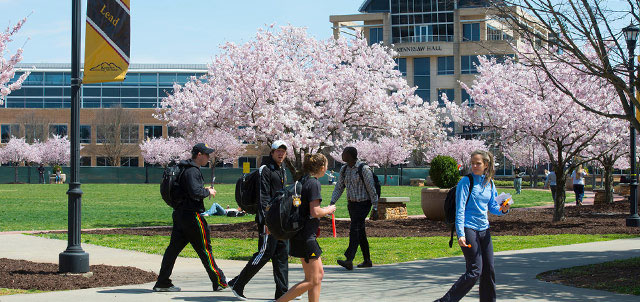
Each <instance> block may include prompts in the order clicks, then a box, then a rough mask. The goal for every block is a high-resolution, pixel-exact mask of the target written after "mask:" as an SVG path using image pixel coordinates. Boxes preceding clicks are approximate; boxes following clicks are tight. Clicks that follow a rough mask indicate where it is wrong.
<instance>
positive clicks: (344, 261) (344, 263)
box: [338, 260, 353, 270]
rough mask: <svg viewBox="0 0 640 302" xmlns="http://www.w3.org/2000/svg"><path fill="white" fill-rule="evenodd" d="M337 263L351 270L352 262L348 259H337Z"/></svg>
mask: <svg viewBox="0 0 640 302" xmlns="http://www.w3.org/2000/svg"><path fill="white" fill-rule="evenodd" d="M338 264H339V265H340V266H342V267H344V268H346V269H347V270H353V262H352V261H348V260H338Z"/></svg>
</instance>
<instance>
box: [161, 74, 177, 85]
mask: <svg viewBox="0 0 640 302" xmlns="http://www.w3.org/2000/svg"><path fill="white" fill-rule="evenodd" d="M175 82H176V74H175V73H160V74H158V83H160V85H173V83H175Z"/></svg>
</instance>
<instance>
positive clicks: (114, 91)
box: [102, 87, 120, 97]
mask: <svg viewBox="0 0 640 302" xmlns="http://www.w3.org/2000/svg"><path fill="white" fill-rule="evenodd" d="M102 96H103V97H119V96H120V88H110V87H109V88H107V87H103V88H102Z"/></svg>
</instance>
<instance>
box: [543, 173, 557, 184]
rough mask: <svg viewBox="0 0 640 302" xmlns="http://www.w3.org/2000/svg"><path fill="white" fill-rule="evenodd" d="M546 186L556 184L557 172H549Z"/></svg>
mask: <svg viewBox="0 0 640 302" xmlns="http://www.w3.org/2000/svg"><path fill="white" fill-rule="evenodd" d="M545 185H546V186H555V185H556V172H553V171H551V172H549V175H547V181H546V182H545Z"/></svg>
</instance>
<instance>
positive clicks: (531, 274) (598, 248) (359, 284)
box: [0, 234, 640, 302]
mask: <svg viewBox="0 0 640 302" xmlns="http://www.w3.org/2000/svg"><path fill="white" fill-rule="evenodd" d="M0 242H2V245H0V257H6V258H12V259H25V260H30V261H39V262H51V263H57V262H58V254H59V253H60V252H62V251H64V249H65V248H66V241H61V240H52V239H44V238H40V237H34V236H27V235H19V234H5V235H0ZM83 248H84V249H85V251H87V252H88V253H89V254H90V263H91V264H92V265H93V264H109V265H128V266H135V267H138V268H141V269H144V270H152V271H154V272H156V273H157V271H158V269H159V268H160V261H161V258H162V256H160V255H148V254H144V253H139V252H133V251H125V250H118V249H112V248H106V247H100V246H94V245H90V244H85V245H83ZM187 248H190V247H187ZM373 251H374V252H375V247H374V250H373ZM378 252H383V251H378ZM214 253H215V251H214ZM638 255H640V238H636V239H625V240H615V241H606V242H595V243H585V244H576V245H569V246H560V247H550V248H540V249H529V250H520V251H511V252H501V253H496V257H495V262H496V271H497V272H496V281H497V283H498V289H497V290H498V300H500V301H610V302H617V301H638V297H636V296H627V295H618V294H611V293H608V292H603V291H596V290H589V289H580V288H573V287H567V286H562V285H556V284H550V283H546V282H541V281H538V280H536V279H535V276H536V274H538V273H540V272H544V271H548V270H552V269H557V268H562V267H571V266H576V265H584V264H591V263H599V262H604V261H610V260H614V259H624V258H630V257H637V256H638ZM244 264H245V262H244V261H228V260H220V261H219V265H220V266H221V267H222V269H223V270H224V272H225V274H226V275H227V276H228V277H229V278H231V277H233V276H235V275H236V274H238V273H239V271H240V270H241V269H242V267H243V266H244ZM463 271H464V259H463V258H462V257H453V258H440V259H433V260H423V261H414V262H409V263H401V264H390V265H379V266H375V267H373V268H371V269H355V270H354V271H345V270H344V269H342V268H341V267H336V266H334V265H327V266H325V279H324V281H323V283H322V285H323V286H322V297H321V300H322V301H371V300H377V301H411V302H415V301H433V300H434V299H436V298H439V297H440V296H441V295H443V294H444V293H445V292H446V291H447V290H448V289H449V287H450V286H451V285H452V284H453V282H455V280H456V279H457V278H458V277H459V276H460V274H462V273H463ZM302 278H303V272H302V268H301V266H300V265H291V266H290V274H289V280H290V285H293V284H295V283H296V282H298V281H300V280H301V279H302ZM172 279H173V281H174V283H175V284H176V285H177V286H180V287H182V289H183V291H182V292H179V293H153V292H152V291H151V287H152V286H153V283H147V284H142V285H129V286H120V287H111V288H94V289H85V290H74V291H62V292H48V293H42V294H25V295H12V296H0V301H3V302H9V301H52V302H67V301H146V300H149V301H151V300H153V301H237V299H236V298H235V297H234V296H233V294H232V293H231V292H230V291H229V290H226V291H223V292H216V293H214V292H211V284H210V282H209V280H208V278H207V276H206V273H205V271H204V269H203V267H202V264H201V263H200V260H199V259H187V258H179V259H178V261H177V263H176V266H175V269H174V273H173V276H172ZM273 291H274V283H273V278H272V271H271V266H270V265H268V264H267V266H265V268H264V269H263V270H262V271H261V272H260V273H258V275H256V277H255V278H254V279H253V280H252V281H251V282H250V283H249V284H248V285H247V287H246V289H245V294H246V295H247V296H248V297H249V298H251V300H252V301H265V300H268V299H271V298H273ZM303 300H306V296H303ZM462 301H478V288H477V286H476V287H475V288H474V289H473V290H472V291H471V292H470V293H469V295H468V296H467V297H466V298H465V299H463V300H462Z"/></svg>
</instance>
